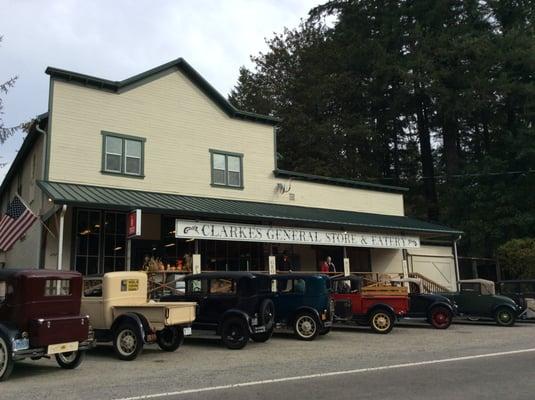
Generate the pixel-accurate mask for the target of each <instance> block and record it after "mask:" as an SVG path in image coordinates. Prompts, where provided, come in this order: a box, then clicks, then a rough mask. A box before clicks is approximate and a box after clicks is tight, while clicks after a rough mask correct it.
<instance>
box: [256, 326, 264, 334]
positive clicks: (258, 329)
mask: <svg viewBox="0 0 535 400" xmlns="http://www.w3.org/2000/svg"><path fill="white" fill-rule="evenodd" d="M265 331H266V327H265V326H256V327H255V328H254V332H255V333H264V332H265Z"/></svg>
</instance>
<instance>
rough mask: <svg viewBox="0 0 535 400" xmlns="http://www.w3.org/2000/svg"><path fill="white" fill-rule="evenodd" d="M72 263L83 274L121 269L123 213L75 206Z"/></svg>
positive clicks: (123, 250)
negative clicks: (76, 208)
mask: <svg viewBox="0 0 535 400" xmlns="http://www.w3.org/2000/svg"><path fill="white" fill-rule="evenodd" d="M74 227H75V241H74V242H75V243H74V263H75V269H76V270H77V271H78V272H80V273H82V274H84V275H95V274H102V273H106V272H112V271H124V270H125V267H126V214H124V213H120V212H109V211H100V210H85V209H78V210H76V218H75V225H74Z"/></svg>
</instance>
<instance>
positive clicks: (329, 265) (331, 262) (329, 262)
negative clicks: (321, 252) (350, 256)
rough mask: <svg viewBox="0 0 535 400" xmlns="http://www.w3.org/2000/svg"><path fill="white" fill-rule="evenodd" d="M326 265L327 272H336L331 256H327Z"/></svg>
mask: <svg viewBox="0 0 535 400" xmlns="http://www.w3.org/2000/svg"><path fill="white" fill-rule="evenodd" d="M327 265H328V269H329V272H336V266H335V265H334V263H333V261H332V259H331V256H327Z"/></svg>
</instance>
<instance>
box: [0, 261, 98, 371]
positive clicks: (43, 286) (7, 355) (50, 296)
mask: <svg viewBox="0 0 535 400" xmlns="http://www.w3.org/2000/svg"><path fill="white" fill-rule="evenodd" d="M81 293H82V276H81V275H80V274H79V273H77V272H62V271H49V270H37V269H26V270H21V269H4V270H0V381H2V380H6V379H7V378H8V377H9V375H10V374H11V371H12V370H13V364H14V362H15V361H19V360H23V359H25V358H31V359H32V360H35V359H39V358H42V357H50V356H52V355H53V356H55V358H56V361H57V363H58V364H59V365H60V366H61V367H62V368H66V369H73V368H76V367H78V366H79V365H80V363H81V362H82V359H83V358H84V353H85V352H84V350H87V349H89V348H90V347H92V344H93V340H92V339H91V338H90V336H91V333H90V326H89V317H87V316H84V315H80V304H81Z"/></svg>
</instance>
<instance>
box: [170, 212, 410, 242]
mask: <svg viewBox="0 0 535 400" xmlns="http://www.w3.org/2000/svg"><path fill="white" fill-rule="evenodd" d="M175 236H176V237H177V238H193V239H208V240H234V241H241V242H264V243H291V244H314V245H322V246H348V247H373V248H384V249H417V248H419V247H420V238H419V237H418V236H403V235H393V234H382V233H362V232H352V231H336V230H332V231H331V230H326V229H310V228H293V227H284V226H269V225H248V224H231V223H225V222H211V221H191V220H183V219H177V220H176V226H175Z"/></svg>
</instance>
